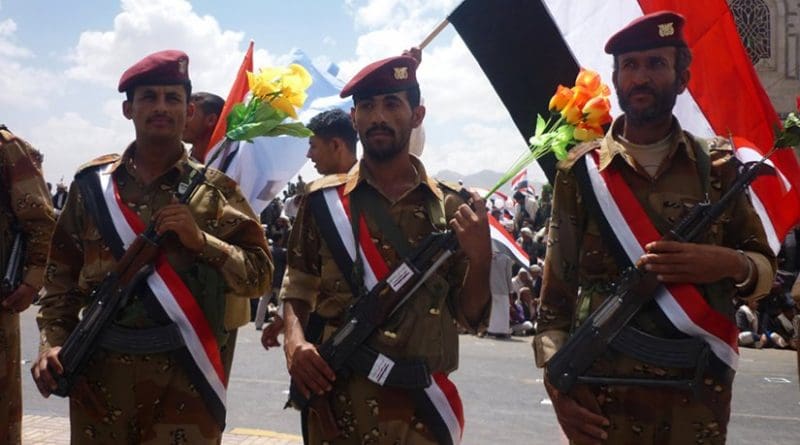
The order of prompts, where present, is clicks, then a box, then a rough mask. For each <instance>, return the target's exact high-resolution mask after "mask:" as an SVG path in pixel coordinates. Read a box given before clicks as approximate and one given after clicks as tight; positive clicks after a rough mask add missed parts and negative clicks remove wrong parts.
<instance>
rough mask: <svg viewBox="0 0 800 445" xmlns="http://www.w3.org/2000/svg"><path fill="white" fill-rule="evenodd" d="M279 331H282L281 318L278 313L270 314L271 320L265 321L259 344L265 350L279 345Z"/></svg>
mask: <svg viewBox="0 0 800 445" xmlns="http://www.w3.org/2000/svg"><path fill="white" fill-rule="evenodd" d="M281 332H283V318H281V316H280V315H278V314H274V315H272V321H271V322H269V323H267V325H266V326H264V329H263V330H262V331H261V346H263V347H264V349H266V350H269V348H274V347H276V346H280V345H281V343H280V342H279V341H278V334H280V333H281Z"/></svg>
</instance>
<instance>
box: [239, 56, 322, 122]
mask: <svg viewBox="0 0 800 445" xmlns="http://www.w3.org/2000/svg"><path fill="white" fill-rule="evenodd" d="M247 81H248V85H249V86H250V91H252V92H253V95H254V96H256V97H258V98H259V99H261V100H264V101H267V102H268V103H269V104H270V105H272V106H273V107H275V108H276V109H278V110H280V111H283V112H284V113H286V114H288V115H289V116H291V117H292V118H294V119H297V111H296V108H300V107H302V106H303V104H304V103H305V101H306V97H308V95H307V94H306V89H308V87H309V86H310V85H311V82H312V80H311V75H310V74H308V71H306V69H305V68H303V67H302V66H301V65H298V64H292V65H290V66H289V67H288V68H283V67H281V68H263V69H261V70H260V71H259V72H258V74H257V75H256V74H253V73H250V72H248V73H247Z"/></svg>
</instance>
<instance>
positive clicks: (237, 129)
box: [206, 64, 313, 165]
mask: <svg viewBox="0 0 800 445" xmlns="http://www.w3.org/2000/svg"><path fill="white" fill-rule="evenodd" d="M311 82H312V80H311V75H309V74H308V71H306V69H305V68H303V67H302V66H301V65H298V64H291V65H289V66H288V67H272V68H264V69H261V70H260V71H259V72H258V74H256V73H252V72H248V73H247V83H248V87H249V88H250V97H249V98H248V99H247V100H246V102H242V103H238V104H236V105H234V106H233V108H232V109H231V112H230V113H229V114H228V118H227V127H226V132H225V141H224V142H223V144H224V145H223V147H221V149H220V150H217V151H216V153H214V156H213V157H212V158H211V159H210V160H209V161H208V162H207V163H206V164H208V165H210V164H211V163H212V162H213V161H214V159H216V157H217V156H218V155H219V154H221V153H223V152H225V151H226V150H225V149H226V146H229V145H230V144H231V143H232V142H233V141H248V142H249V141H252V140H253V138H256V137H259V136H281V135H287V136H294V137H299V138H304V137H309V136H312V135H313V132H312V131H311V130H309V129H308V128H306V126H305V125H303V123H302V122H297V121H294V122H286V120H287V118H292V119H297V109H298V108H300V107H302V106H303V103H305V100H306V97H307V94H306V90H307V89H308V87H309V86H311Z"/></svg>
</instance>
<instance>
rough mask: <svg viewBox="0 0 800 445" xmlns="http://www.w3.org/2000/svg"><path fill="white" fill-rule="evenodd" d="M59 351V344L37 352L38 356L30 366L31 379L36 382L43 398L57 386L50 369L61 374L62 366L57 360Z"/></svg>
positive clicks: (48, 395)
mask: <svg viewBox="0 0 800 445" xmlns="http://www.w3.org/2000/svg"><path fill="white" fill-rule="evenodd" d="M59 351H61V346H54V347H52V348H50V349H48V350H46V351H44V352H41V353H40V354H39V358H37V359H36V361H35V362H34V363H33V366H31V374H32V375H33V381H34V382H36V388H38V389H39V392H40V393H42V396H44V397H45V398H47V397H50V394H52V393H53V391H55V390H56V388H58V384H57V383H56V379H55V377H54V376H53V374H52V372H51V371H55V373H56V374H59V375H61V374H62V373H63V372H64V367H63V366H61V362H60V361H59V360H58V352H59Z"/></svg>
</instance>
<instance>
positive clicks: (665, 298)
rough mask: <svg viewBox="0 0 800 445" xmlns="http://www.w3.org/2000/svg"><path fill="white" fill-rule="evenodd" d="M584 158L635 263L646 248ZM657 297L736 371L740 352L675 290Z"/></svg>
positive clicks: (671, 315)
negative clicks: (700, 321) (695, 315)
mask: <svg viewBox="0 0 800 445" xmlns="http://www.w3.org/2000/svg"><path fill="white" fill-rule="evenodd" d="M584 160H585V161H586V167H587V171H588V173H589V178H590V180H591V183H592V188H593V190H594V191H595V195H596V196H597V200H598V203H599V204H600V208H601V209H602V211H603V214H604V215H605V217H606V219H607V220H608V223H609V225H610V226H611V227H613V228H614V233H616V235H617V239H618V240H619V241H620V244H621V245H622V248H623V250H624V251H625V253H626V254H627V256H628V258H629V259H630V260H631V262H632V263H634V264H635V263H636V262H637V261H638V260H639V258H640V257H641V256H642V254H644V248H643V247H642V245H641V243H640V242H639V240H638V239H637V238H636V235H635V234H634V233H633V231H632V230H631V228H630V226H629V225H628V222H627V221H626V220H625V217H624V215H623V214H622V211H621V209H620V208H619V207H618V206H617V203H616V201H614V199H613V198H612V196H611V192H610V190H609V189H608V187H607V185H606V182H605V181H604V180H603V178H602V177H601V176H600V172H599V171H598V170H597V164H596V163H595V161H594V159H593V157H592V155H591V154H589V155H586V156H584ZM655 299H656V303H658V306H659V307H660V308H661V310H662V311H663V312H664V314H665V315H666V316H667V318H669V320H670V321H671V322H672V323H673V324H674V325H675V327H676V328H678V329H679V330H680V331H681V332H683V333H684V334H686V335H690V336H693V337H701V338H703V340H705V341H706V342H707V343H708V344H709V346H710V347H711V350H712V351H713V352H714V354H715V355H716V356H717V357H719V358H720V360H722V361H724V362H725V363H726V364H727V365H728V366H730V367H731V369H733V370H736V367H737V366H738V363H739V355H738V353H737V352H736V351H735V350H734V349H733V348H732V347H731V346H730V345H729V344H727V343H726V342H725V341H723V340H722V339H720V338H719V337H717V336H715V335H712V334H710V333H709V332H708V331H706V330H705V329H703V328H702V327H701V326H699V325H697V324H696V323H695V322H694V321H693V320H692V319H691V318H689V316H688V315H687V314H686V312H685V311H684V310H683V308H682V307H681V306H680V304H679V303H678V301H677V300H676V298H675V296H674V295H672V293H671V292H670V291H669V290H668V289H667V288H666V287H665V286H660V287H659V290H658V291H657V294H656V297H655Z"/></svg>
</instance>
